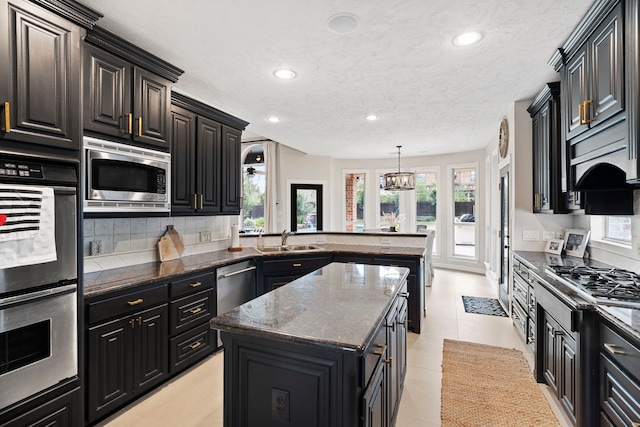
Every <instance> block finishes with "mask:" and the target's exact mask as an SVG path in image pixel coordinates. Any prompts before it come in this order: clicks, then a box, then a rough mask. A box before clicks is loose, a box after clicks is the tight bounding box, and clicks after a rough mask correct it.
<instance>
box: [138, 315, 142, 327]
mask: <svg viewBox="0 0 640 427" xmlns="http://www.w3.org/2000/svg"><path fill="white" fill-rule="evenodd" d="M138 326H142V317H138Z"/></svg>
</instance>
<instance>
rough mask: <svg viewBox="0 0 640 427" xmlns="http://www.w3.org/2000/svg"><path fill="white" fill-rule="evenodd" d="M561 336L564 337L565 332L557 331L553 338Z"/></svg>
mask: <svg viewBox="0 0 640 427" xmlns="http://www.w3.org/2000/svg"><path fill="white" fill-rule="evenodd" d="M561 335H564V331H556V330H554V331H553V336H554V337H559V336H561Z"/></svg>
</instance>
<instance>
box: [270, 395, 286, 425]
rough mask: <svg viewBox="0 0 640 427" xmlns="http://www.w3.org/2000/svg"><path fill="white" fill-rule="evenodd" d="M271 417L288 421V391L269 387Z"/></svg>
mask: <svg viewBox="0 0 640 427" xmlns="http://www.w3.org/2000/svg"><path fill="white" fill-rule="evenodd" d="M271 418H273V419H274V420H277V421H282V422H285V423H288V422H289V392H288V391H284V390H278V389H277V388H272V389H271Z"/></svg>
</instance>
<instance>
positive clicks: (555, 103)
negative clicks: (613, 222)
mask: <svg viewBox="0 0 640 427" xmlns="http://www.w3.org/2000/svg"><path fill="white" fill-rule="evenodd" d="M560 106H561V103H560V83H559V82H553V83H547V84H546V85H545V86H544V88H543V89H542V90H541V91H540V93H539V94H538V96H537V97H536V98H535V100H534V101H533V103H532V104H531V105H530V106H529V108H528V109H527V111H529V114H530V115H531V121H532V122H531V124H532V146H533V164H532V166H533V200H532V206H533V212H534V213H567V212H568V211H569V210H570V209H569V207H570V206H569V201H568V198H567V196H568V194H570V193H573V192H567V191H566V190H564V189H563V185H562V184H563V180H565V179H566V175H567V173H568V169H567V164H566V160H565V157H564V156H563V155H562V154H563V146H562V142H563V139H562V135H561V131H560V129H561V120H560V114H561V110H560ZM563 190H564V191H563ZM571 195H572V196H573V194H571ZM572 203H573V199H572ZM571 208H573V209H575V205H574V204H571ZM578 208H579V206H578Z"/></svg>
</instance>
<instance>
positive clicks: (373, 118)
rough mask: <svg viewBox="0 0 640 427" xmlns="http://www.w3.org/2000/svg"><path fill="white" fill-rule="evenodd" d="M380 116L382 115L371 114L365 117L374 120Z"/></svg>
mask: <svg viewBox="0 0 640 427" xmlns="http://www.w3.org/2000/svg"><path fill="white" fill-rule="evenodd" d="M379 118H380V116H376V115H375V114H369V115H368V116H367V117H365V119H367V120H369V121H371V122H373V121H374V120H378V119H379Z"/></svg>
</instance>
